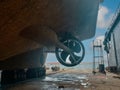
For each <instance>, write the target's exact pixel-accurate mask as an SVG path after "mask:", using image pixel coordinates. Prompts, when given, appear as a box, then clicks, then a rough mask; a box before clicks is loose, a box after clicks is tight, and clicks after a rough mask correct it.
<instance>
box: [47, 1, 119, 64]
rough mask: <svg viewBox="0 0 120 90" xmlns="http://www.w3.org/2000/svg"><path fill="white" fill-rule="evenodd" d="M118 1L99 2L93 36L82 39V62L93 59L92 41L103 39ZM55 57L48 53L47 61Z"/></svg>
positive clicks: (53, 59) (53, 60) (54, 60)
mask: <svg viewBox="0 0 120 90" xmlns="http://www.w3.org/2000/svg"><path fill="white" fill-rule="evenodd" d="M119 3H120V0H104V2H103V3H101V4H100V8H99V13H98V21H97V26H96V34H95V36H94V37H93V38H91V39H88V40H85V41H83V44H84V46H85V50H86V54H85V58H84V60H83V62H92V61H93V54H92V53H93V52H92V41H93V40H96V39H101V40H103V39H104V34H105V32H106V31H107V28H108V26H109V25H110V22H111V20H112V17H113V15H114V13H115V11H116V9H117V7H118V5H119ZM56 61H57V59H56V57H55V54H54V53H53V54H51V53H50V54H48V56H47V62H56Z"/></svg>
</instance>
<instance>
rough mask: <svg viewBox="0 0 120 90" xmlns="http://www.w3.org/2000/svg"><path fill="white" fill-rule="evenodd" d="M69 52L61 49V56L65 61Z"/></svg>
mask: <svg viewBox="0 0 120 90" xmlns="http://www.w3.org/2000/svg"><path fill="white" fill-rule="evenodd" d="M68 55H69V53H67V52H65V51H62V53H61V58H62V59H63V60H64V61H66V59H67V57H68Z"/></svg>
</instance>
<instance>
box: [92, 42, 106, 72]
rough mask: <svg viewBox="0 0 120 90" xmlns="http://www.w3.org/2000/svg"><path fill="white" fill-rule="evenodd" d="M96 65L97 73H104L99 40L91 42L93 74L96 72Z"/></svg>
mask: <svg viewBox="0 0 120 90" xmlns="http://www.w3.org/2000/svg"><path fill="white" fill-rule="evenodd" d="M96 64H98V66H97V68H98V69H99V72H105V71H104V57H103V49H102V41H101V40H96V41H93V73H95V72H96Z"/></svg>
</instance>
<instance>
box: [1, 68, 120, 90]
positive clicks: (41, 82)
mask: <svg viewBox="0 0 120 90" xmlns="http://www.w3.org/2000/svg"><path fill="white" fill-rule="evenodd" d="M78 72H80V71H78V70H77V71H76V72H75V70H73V71H66V72H65V71H64V72H60V73H56V74H50V75H47V77H46V78H43V79H40V78H37V79H31V80H28V81H24V82H20V83H16V84H14V85H8V86H4V87H2V88H1V90H120V79H118V78H114V76H116V77H117V75H114V74H111V73H107V74H106V75H104V74H100V73H97V74H96V75H93V74H92V73H78Z"/></svg>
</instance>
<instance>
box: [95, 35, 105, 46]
mask: <svg viewBox="0 0 120 90" xmlns="http://www.w3.org/2000/svg"><path fill="white" fill-rule="evenodd" d="M104 38H105V36H98V37H97V38H96V39H95V40H94V45H100V44H103V41H104Z"/></svg>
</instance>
